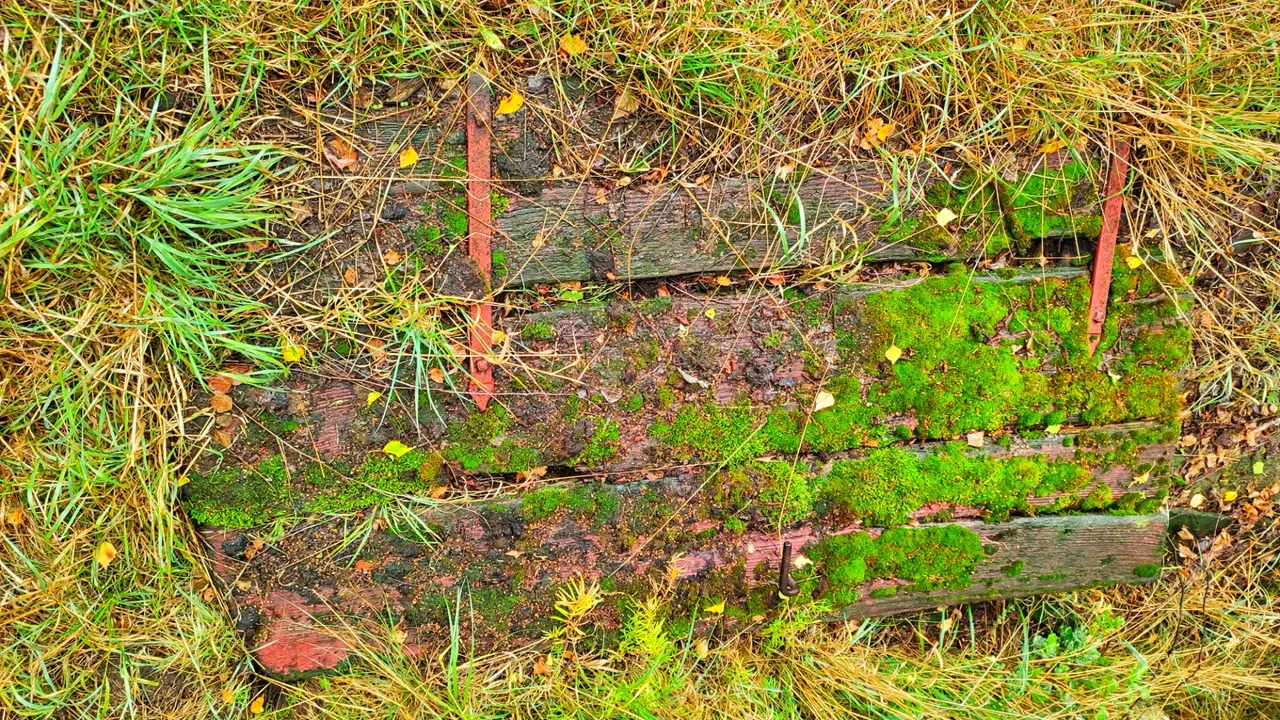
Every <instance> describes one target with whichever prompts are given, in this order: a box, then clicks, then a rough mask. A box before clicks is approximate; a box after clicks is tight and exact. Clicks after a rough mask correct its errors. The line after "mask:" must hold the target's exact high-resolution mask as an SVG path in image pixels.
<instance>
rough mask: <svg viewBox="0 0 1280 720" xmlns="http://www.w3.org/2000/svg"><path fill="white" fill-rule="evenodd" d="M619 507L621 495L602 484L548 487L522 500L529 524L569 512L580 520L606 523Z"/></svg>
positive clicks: (531, 493)
mask: <svg viewBox="0 0 1280 720" xmlns="http://www.w3.org/2000/svg"><path fill="white" fill-rule="evenodd" d="M618 505H619V502H618V494H617V493H616V492H614V491H613V490H611V489H609V488H607V487H603V486H600V485H579V486H577V487H574V488H565V487H545V488H539V489H537V490H534V491H533V492H530V493H526V494H525V495H524V497H523V498H521V500H520V514H521V515H522V516H524V519H525V520H528V521H529V522H537V521H539V520H546V519H547V518H549V517H551V516H553V515H555V514H556V513H558V512H560V511H561V510H567V511H569V513H571V514H573V515H575V516H578V517H583V518H587V517H590V518H594V519H595V520H596V521H597V522H605V521H607V520H609V519H610V518H612V517H613V516H614V515H615V514H616V513H617V512H618Z"/></svg>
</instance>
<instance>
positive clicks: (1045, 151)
mask: <svg viewBox="0 0 1280 720" xmlns="http://www.w3.org/2000/svg"><path fill="white" fill-rule="evenodd" d="M1066 146H1067V143H1066V142H1065V141H1063V140H1050V141H1049V142H1047V143H1045V144H1043V145H1041V146H1040V154H1041V155H1052V154H1053V153H1056V152H1058V151H1059V150H1061V149H1062V148H1064V147H1066Z"/></svg>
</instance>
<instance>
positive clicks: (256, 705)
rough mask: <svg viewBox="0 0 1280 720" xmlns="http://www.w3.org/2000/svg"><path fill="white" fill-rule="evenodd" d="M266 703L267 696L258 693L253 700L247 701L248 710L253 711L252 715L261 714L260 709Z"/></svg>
mask: <svg viewBox="0 0 1280 720" xmlns="http://www.w3.org/2000/svg"><path fill="white" fill-rule="evenodd" d="M266 705H267V696H266V695H259V696H258V697H256V698H254V699H253V702H251V703H249V712H251V713H253V714H254V715H261V714H262V710H263V709H264V708H265V707H266Z"/></svg>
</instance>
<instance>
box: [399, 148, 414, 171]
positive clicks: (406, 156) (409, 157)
mask: <svg viewBox="0 0 1280 720" xmlns="http://www.w3.org/2000/svg"><path fill="white" fill-rule="evenodd" d="M416 164H418V151H417V150H416V149H414V147H413V146H412V145H410V146H409V147H407V148H405V149H403V150H401V151H400V167H402V168H407V167H409V166H410V165H416Z"/></svg>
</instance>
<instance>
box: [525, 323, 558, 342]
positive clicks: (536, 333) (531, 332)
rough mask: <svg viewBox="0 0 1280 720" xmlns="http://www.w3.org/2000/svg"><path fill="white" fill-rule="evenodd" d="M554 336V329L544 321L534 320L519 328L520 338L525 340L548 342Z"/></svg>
mask: <svg viewBox="0 0 1280 720" xmlns="http://www.w3.org/2000/svg"><path fill="white" fill-rule="evenodd" d="M554 336H555V329H554V328H552V327H551V323H549V322H547V321H546V320H535V321H533V322H529V323H525V325H524V327H522V328H520V337H522V338H524V339H525V340H550V339H551V338H552V337H554Z"/></svg>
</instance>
